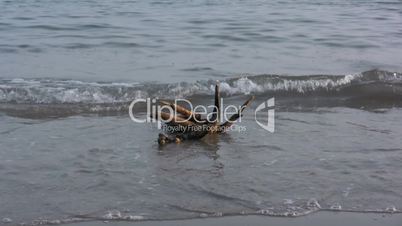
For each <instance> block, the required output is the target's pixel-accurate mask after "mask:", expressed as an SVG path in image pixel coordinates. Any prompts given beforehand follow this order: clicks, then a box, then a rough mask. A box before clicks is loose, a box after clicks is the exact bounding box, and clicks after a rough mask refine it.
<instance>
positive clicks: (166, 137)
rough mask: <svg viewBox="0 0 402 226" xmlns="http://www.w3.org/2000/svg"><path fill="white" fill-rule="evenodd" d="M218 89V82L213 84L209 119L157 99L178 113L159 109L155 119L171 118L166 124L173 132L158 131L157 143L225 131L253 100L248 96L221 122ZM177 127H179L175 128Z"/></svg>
mask: <svg viewBox="0 0 402 226" xmlns="http://www.w3.org/2000/svg"><path fill="white" fill-rule="evenodd" d="M220 100H221V98H220V90H219V84H216V86H215V103H214V109H213V111H212V114H211V117H210V118H209V119H207V118H202V116H201V115H200V114H198V113H196V112H193V111H191V110H189V109H187V108H185V107H182V106H180V105H177V104H174V103H171V102H168V101H159V104H160V105H162V106H168V107H170V108H171V109H172V110H173V112H175V113H178V114H180V115H176V114H174V115H171V114H170V113H166V112H162V111H159V112H158V113H157V116H156V119H163V120H164V121H166V120H169V119H171V120H170V121H168V122H167V123H166V124H167V126H170V127H175V128H176V129H175V130H174V132H169V133H167V134H164V133H160V134H159V137H158V143H159V144H160V145H164V144H167V143H181V142H182V141H183V140H190V139H201V138H203V137H205V136H207V135H208V134H221V133H225V132H226V131H227V129H228V128H230V127H231V126H232V125H233V124H234V123H235V122H236V120H237V119H239V118H240V117H241V115H242V112H243V111H244V109H245V108H246V107H248V106H249V105H250V103H251V102H252V101H253V100H254V96H252V97H250V98H249V99H248V100H247V101H246V102H245V103H244V104H243V105H242V106H241V107H240V109H239V110H238V112H237V113H236V114H234V115H232V116H231V117H230V118H229V120H228V121H226V122H224V123H221V122H220V121H219V120H220V118H221V115H220V113H221V109H220V107H221V103H220ZM177 128H179V129H177Z"/></svg>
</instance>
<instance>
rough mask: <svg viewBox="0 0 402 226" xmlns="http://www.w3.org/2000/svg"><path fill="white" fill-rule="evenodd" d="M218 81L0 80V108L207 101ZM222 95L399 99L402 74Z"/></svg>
mask: <svg viewBox="0 0 402 226" xmlns="http://www.w3.org/2000/svg"><path fill="white" fill-rule="evenodd" d="M215 83H216V81H213V80H203V81H197V82H194V83H185V82H183V83H171V84H161V83H104V82H83V81H75V80H53V79H2V80H0V103H8V104H78V103H79V104H115V103H126V102H129V101H132V100H134V99H136V98H146V97H155V98H165V99H174V98H191V97H193V96H210V95H213V92H214V84H215ZM220 84H221V92H222V95H223V96H236V95H244V94H246V95H257V96H261V95H271V96H276V97H282V96H347V97H356V96H362V95H364V96H374V95H379V96H382V97H384V96H389V97H392V98H395V97H401V96H402V74H401V73H395V72H388V71H380V70H372V71H367V72H363V73H358V74H350V75H309V76H281V75H257V76H242V77H238V78H230V79H227V80H223V81H220Z"/></svg>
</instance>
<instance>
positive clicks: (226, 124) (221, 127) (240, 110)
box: [220, 96, 255, 132]
mask: <svg viewBox="0 0 402 226" xmlns="http://www.w3.org/2000/svg"><path fill="white" fill-rule="evenodd" d="M254 98H255V97H254V96H252V97H250V98H249V99H248V100H247V101H246V102H244V104H243V105H242V106H241V107H240V109H239V111H238V112H237V113H236V114H234V115H232V116H231V117H230V118H229V120H228V121H226V122H225V123H223V124H222V125H221V126H220V132H224V130H226V129H227V128H229V127H230V126H232V125H233V123H234V122H235V121H236V120H237V119H238V118H240V116H241V114H242V113H243V111H244V109H246V108H247V107H248V106H249V105H250V104H251V102H252V101H253V100H254Z"/></svg>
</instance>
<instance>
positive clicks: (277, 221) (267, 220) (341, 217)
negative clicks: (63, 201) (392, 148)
mask: <svg viewBox="0 0 402 226" xmlns="http://www.w3.org/2000/svg"><path fill="white" fill-rule="evenodd" d="M99 223H103V224H111V225H119V226H129V225H139V226H151V225H152V226H178V225H192V226H204V225H210V226H220V225H231V226H244V225H253V226H259V225H261V226H262V225H281V226H312V225H326V226H339V225H354V226H377V225H387V226H400V225H402V214H401V213H389V214H385V213H356V212H316V213H312V214H309V215H306V216H300V217H272V216H255V215H249V216H227V217H215V218H197V219H186V220H161V221H130V222H127V221H103V222H102V221H87V222H80V223H71V224H69V225H75V226H95V225H99Z"/></svg>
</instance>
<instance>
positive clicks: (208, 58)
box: [0, 0, 402, 82]
mask: <svg viewBox="0 0 402 226" xmlns="http://www.w3.org/2000/svg"><path fill="white" fill-rule="evenodd" d="M401 25H402V3H401V1H396V0H394V1H389V0H387V1H385V0H384V1H367V0H359V1H349V0H341V1H325V2H323V1H315V0H309V1H297V2H295V1H262V0H252V1H238V0H235V1H232V0H230V1H229V0H223V1H202V0H196V1H186V0H180V1H173V0H152V1H118V0H116V1H107V0H100V1H91V0H84V1H77V0H72V1H54V0H40V1H6V0H1V1H0V62H1V67H0V77H6V78H16V77H18V78H20V77H22V78H44V77H47V78H59V79H60V78H63V79H66V78H68V79H76V80H84V81H135V82H142V81H160V82H177V81H194V80H196V79H200V78H203V79H205V78H213V79H217V78H218V79H219V78H222V77H227V76H233V75H240V74H248V73H251V74H263V73H280V74H285V73H286V74H287V73H289V74H293V75H301V74H318V73H325V74H345V73H356V72H362V71H365V70H370V69H373V68H381V69H386V70H391V71H402V70H401V69H402V68H401V57H400V56H401V53H402V52H401V49H402V41H401V40H402V26H401Z"/></svg>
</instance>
